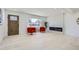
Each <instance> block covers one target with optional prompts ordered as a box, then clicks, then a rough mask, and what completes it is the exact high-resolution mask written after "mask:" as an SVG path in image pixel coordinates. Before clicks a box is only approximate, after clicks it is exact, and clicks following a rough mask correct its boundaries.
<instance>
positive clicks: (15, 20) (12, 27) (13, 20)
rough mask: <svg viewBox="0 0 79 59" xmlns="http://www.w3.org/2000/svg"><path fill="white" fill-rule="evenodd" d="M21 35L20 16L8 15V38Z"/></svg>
mask: <svg viewBox="0 0 79 59" xmlns="http://www.w3.org/2000/svg"><path fill="white" fill-rule="evenodd" d="M18 34H19V16H17V15H8V36H10V35H18Z"/></svg>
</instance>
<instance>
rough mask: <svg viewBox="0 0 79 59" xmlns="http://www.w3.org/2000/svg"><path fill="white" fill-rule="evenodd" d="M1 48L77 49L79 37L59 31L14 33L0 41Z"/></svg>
mask: <svg viewBox="0 0 79 59" xmlns="http://www.w3.org/2000/svg"><path fill="white" fill-rule="evenodd" d="M0 49H1V50H21V49H22V50H28V49H30V50H32V49H33V50H40V49H41V50H42V49H43V50H46V49H50V50H52V49H53V50H54V49H56V50H62V49H77V50H78V49H79V38H76V37H72V36H66V35H63V33H61V32H51V33H50V32H49V33H34V35H28V34H27V35H15V36H9V37H7V38H5V39H4V40H3V41H2V43H0Z"/></svg>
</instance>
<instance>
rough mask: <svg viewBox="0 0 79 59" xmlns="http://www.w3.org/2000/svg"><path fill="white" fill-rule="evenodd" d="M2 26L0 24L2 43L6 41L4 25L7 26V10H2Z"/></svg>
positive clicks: (0, 39)
mask: <svg viewBox="0 0 79 59" xmlns="http://www.w3.org/2000/svg"><path fill="white" fill-rule="evenodd" d="M1 14H2V24H0V42H1V41H2V40H3V39H4V32H5V31H4V25H5V22H4V21H5V10H4V9H1Z"/></svg>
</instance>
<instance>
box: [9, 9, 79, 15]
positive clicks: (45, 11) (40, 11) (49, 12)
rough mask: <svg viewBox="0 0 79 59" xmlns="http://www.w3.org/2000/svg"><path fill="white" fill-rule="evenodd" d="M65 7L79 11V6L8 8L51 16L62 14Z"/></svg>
mask: <svg viewBox="0 0 79 59" xmlns="http://www.w3.org/2000/svg"><path fill="white" fill-rule="evenodd" d="M65 9H67V10H70V11H72V12H79V8H8V10H13V11H18V12H25V13H29V14H34V15H39V16H50V15H55V14H60V13H62V12H63V10H65Z"/></svg>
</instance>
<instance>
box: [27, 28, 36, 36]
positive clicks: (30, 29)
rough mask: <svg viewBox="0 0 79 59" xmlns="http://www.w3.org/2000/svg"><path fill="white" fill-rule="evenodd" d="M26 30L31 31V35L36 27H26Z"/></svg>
mask: <svg viewBox="0 0 79 59" xmlns="http://www.w3.org/2000/svg"><path fill="white" fill-rule="evenodd" d="M27 32H28V33H31V35H32V34H33V33H34V32H36V28H35V27H28V28H27Z"/></svg>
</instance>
